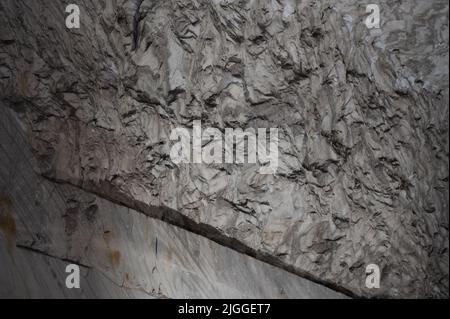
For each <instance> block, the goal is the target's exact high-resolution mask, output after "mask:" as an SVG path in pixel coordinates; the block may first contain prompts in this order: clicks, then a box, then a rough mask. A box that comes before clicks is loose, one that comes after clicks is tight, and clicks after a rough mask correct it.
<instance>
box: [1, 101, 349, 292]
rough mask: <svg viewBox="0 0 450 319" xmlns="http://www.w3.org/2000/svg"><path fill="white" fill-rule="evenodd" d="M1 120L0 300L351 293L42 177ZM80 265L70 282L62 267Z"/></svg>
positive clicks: (16, 133) (13, 124)
mask: <svg viewBox="0 0 450 319" xmlns="http://www.w3.org/2000/svg"><path fill="white" fill-rule="evenodd" d="M3 111H4V112H2V115H3V116H2V118H0V150H1V153H0V162H1V163H2V166H1V167H0V298H13V297H15V298H321V299H322V298H345V297H346V296H344V295H343V294H341V293H338V292H336V291H333V290H331V289H328V288H326V287H324V286H322V285H319V284H317V283H314V282H311V281H309V280H306V279H304V278H301V277H299V276H296V275H294V274H292V273H289V272H287V271H285V270H282V269H280V268H277V267H274V266H271V265H268V264H267V263H264V262H261V261H259V260H256V259H254V258H251V257H249V256H246V255H244V254H240V253H238V252H236V251H235V250H233V249H230V248H226V247H223V246H220V245H218V244H217V243H215V242H213V241H211V240H209V239H207V238H204V237H202V236H199V235H196V234H193V233H191V232H188V231H186V230H184V229H181V228H178V227H175V226H173V225H170V224H168V223H165V222H163V221H160V220H156V219H153V218H149V217H147V216H145V215H144V214H142V213H140V212H137V211H134V210H131V209H129V208H127V207H124V206H120V205H117V204H114V203H112V202H110V201H108V200H105V199H102V198H99V197H98V196H95V195H92V194H89V193H87V192H85V191H83V190H80V189H79V188H75V187H73V186H70V185H67V184H61V183H54V182H51V181H48V180H47V179H44V178H43V177H42V176H39V175H38V174H36V173H35V172H34V169H33V163H34V161H33V156H32V154H31V153H30V150H29V148H27V147H26V143H25V141H24V138H23V135H22V133H21V131H20V129H19V128H18V127H17V121H16V120H15V118H14V116H12V114H11V112H10V111H9V110H7V109H3ZM69 264H76V265H79V267H80V272H81V276H80V287H79V289H67V287H66V285H65V282H66V277H67V276H68V273H66V271H65V269H66V266H67V265H69Z"/></svg>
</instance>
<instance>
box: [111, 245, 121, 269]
mask: <svg viewBox="0 0 450 319" xmlns="http://www.w3.org/2000/svg"><path fill="white" fill-rule="evenodd" d="M108 256H109V261H110V262H111V265H113V266H114V267H116V266H118V265H119V264H120V258H121V254H120V251H118V250H113V249H111V250H110V251H109V252H108Z"/></svg>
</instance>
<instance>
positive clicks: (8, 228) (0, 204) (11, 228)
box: [0, 195, 17, 249]
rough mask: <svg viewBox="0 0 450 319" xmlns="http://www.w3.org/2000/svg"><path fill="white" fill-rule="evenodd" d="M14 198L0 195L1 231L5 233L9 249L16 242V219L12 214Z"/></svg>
mask: <svg viewBox="0 0 450 319" xmlns="http://www.w3.org/2000/svg"><path fill="white" fill-rule="evenodd" d="M12 207H13V202H12V200H11V199H10V198H9V197H7V196H3V195H0V232H2V233H3V235H4V236H5V239H6V243H7V245H8V249H12V248H13V247H14V245H15V242H16V232H17V229H16V221H15V219H14V217H13V215H12Z"/></svg>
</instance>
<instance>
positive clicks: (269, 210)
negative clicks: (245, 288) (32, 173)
mask: <svg viewBox="0 0 450 319" xmlns="http://www.w3.org/2000/svg"><path fill="white" fill-rule="evenodd" d="M69 2H70V3H77V4H78V5H79V6H80V9H81V28H80V29H71V30H69V29H67V28H66V27H65V23H64V20H65V13H64V8H65V5H66V4H67V3H69ZM372 2H373V1H370V3H372ZM366 3H369V2H366V1H357V2H356V1H349V0H344V1H333V0H324V1H314V0H303V1H294V0H279V1H264V0H259V1H258V0H253V1H251V0H249V1H237V0H236V1H225V0H223V1H222V0H201V1H200V0H194V1H181V0H178V1H177V0H171V1H149V0H143V1H140V0H139V1H125V0H122V1H120V0H117V1H50V0H37V1H12V0H2V2H1V3H0V24H1V25H2V29H1V31H0V43H1V54H0V93H1V100H2V107H3V108H4V107H8V108H10V109H12V110H14V112H16V113H17V114H18V116H19V117H20V118H21V121H22V125H23V130H24V131H25V132H26V135H27V137H28V140H29V142H30V143H31V145H32V147H33V150H34V155H35V157H36V159H37V162H38V165H39V167H38V171H39V173H40V174H41V175H42V176H45V177H46V178H47V179H50V180H53V181H64V182H66V183H70V184H73V185H75V186H77V187H78V188H81V189H83V190H84V191H87V192H89V193H95V194H97V195H100V196H101V197H103V198H105V199H108V200H110V201H113V202H116V203H121V204H124V205H125V206H128V207H130V208H131V209H134V210H136V211H139V212H143V213H145V214H147V215H150V216H154V217H157V218H160V219H163V220H165V221H168V222H169V223H172V224H175V225H178V226H180V227H184V228H186V229H188V230H190V231H193V232H197V233H199V234H201V235H203V236H205V237H208V238H210V239H213V240H214V241H217V242H219V243H221V244H223V245H226V246H228V247H230V248H233V249H235V250H238V251H240V252H244V253H246V254H248V255H251V256H254V257H256V258H259V259H261V260H264V261H266V262H269V263H271V264H272V265H275V266H277V267H281V268H284V269H287V270H289V271H290V272H292V273H295V274H297V275H301V276H303V277H306V278H309V279H312V280H314V281H316V282H320V283H323V284H325V285H328V286H330V287H333V288H338V289H341V291H345V292H346V293H348V294H350V295H354V296H364V297H384V296H386V297H410V298H414V297H448V266H449V265H448V262H449V259H448V258H449V257H448V2H447V1H444V0H433V1H421V0H408V1H395V2H392V1H386V0H382V1H377V2H376V3H378V4H379V5H380V8H381V28H380V29H372V30H368V29H367V28H366V26H365V24H364V19H365V17H366V13H365V7H366V6H365V5H366ZM196 119H197V120H198V119H200V120H201V121H202V124H203V125H204V126H205V127H207V126H212V127H217V128H220V129H224V128H226V127H233V128H236V127H241V128H243V129H244V128H248V127H253V128H259V127H267V128H269V127H275V128H278V129H279V130H280V133H279V139H280V145H279V152H280V158H279V167H278V170H277V172H276V174H274V175H261V174H259V172H258V170H259V164H257V165H254V164H244V165H242V164H241V165H234V164H214V165H205V164H181V165H175V164H174V163H172V161H171V160H170V157H169V152H170V147H171V145H172V143H171V141H170V140H169V135H170V132H171V130H172V129H173V128H175V127H180V126H181V127H190V126H192V122H193V120H196ZM36 218H37V217H36ZM55 227H56V226H55ZM68 228H69V231H73V230H71V226H69V227H68ZM55 231H64V230H63V229H58V230H55ZM78 240H81V238H80V239H78ZM41 241H45V239H41V238H37V239H36V241H35V242H34V243H33V245H37V246H39V245H44V243H42V242H41ZM135 244H137V243H135ZM370 263H375V264H378V265H379V266H380V268H381V271H382V279H381V288H380V289H372V290H369V289H366V287H365V284H364V282H365V274H364V272H365V266H366V265H367V264H370Z"/></svg>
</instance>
